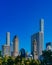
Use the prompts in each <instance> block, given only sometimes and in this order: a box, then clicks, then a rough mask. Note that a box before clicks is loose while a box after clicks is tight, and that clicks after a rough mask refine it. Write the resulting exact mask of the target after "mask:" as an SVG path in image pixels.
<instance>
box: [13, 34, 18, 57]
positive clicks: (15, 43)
mask: <svg viewBox="0 0 52 65" xmlns="http://www.w3.org/2000/svg"><path fill="white" fill-rule="evenodd" d="M13 56H14V57H15V56H18V37H17V36H16V35H15V36H14V39H13Z"/></svg>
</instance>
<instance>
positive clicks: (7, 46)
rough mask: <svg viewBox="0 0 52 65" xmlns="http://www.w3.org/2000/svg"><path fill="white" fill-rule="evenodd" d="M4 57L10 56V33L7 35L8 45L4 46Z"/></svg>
mask: <svg viewBox="0 0 52 65" xmlns="http://www.w3.org/2000/svg"><path fill="white" fill-rule="evenodd" d="M2 55H3V56H5V55H7V56H10V32H7V33H6V44H5V45H3V46H2Z"/></svg>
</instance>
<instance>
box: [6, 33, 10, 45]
mask: <svg viewBox="0 0 52 65" xmlns="http://www.w3.org/2000/svg"><path fill="white" fill-rule="evenodd" d="M6 45H8V46H10V32H7V33H6Z"/></svg>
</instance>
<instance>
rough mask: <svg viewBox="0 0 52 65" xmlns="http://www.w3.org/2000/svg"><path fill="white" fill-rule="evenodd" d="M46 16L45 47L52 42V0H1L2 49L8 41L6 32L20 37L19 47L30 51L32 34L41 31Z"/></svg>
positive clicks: (0, 36)
mask: <svg viewBox="0 0 52 65" xmlns="http://www.w3.org/2000/svg"><path fill="white" fill-rule="evenodd" d="M41 18H44V21H45V22H44V23H45V24H44V25H45V27H44V34H45V37H44V39H45V41H44V49H45V44H46V42H49V41H50V42H52V0H0V49H1V45H3V44H5V43H6V32H8V31H9V32H10V33H11V42H12V40H13V36H14V35H17V36H18V37H19V49H21V48H24V49H25V50H26V51H29V52H30V49H31V35H32V34H34V33H36V32H38V31H39V22H40V19H41Z"/></svg>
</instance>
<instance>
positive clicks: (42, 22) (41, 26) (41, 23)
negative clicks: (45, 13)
mask: <svg viewBox="0 0 52 65" xmlns="http://www.w3.org/2000/svg"><path fill="white" fill-rule="evenodd" d="M40 31H41V32H43V33H44V19H41V20H40Z"/></svg>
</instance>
